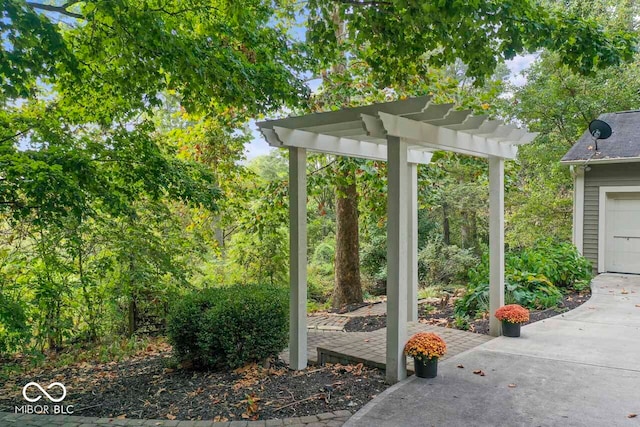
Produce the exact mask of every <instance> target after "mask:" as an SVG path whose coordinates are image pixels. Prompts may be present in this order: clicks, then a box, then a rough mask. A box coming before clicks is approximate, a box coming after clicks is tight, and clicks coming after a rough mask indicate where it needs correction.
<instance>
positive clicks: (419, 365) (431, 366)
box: [413, 357, 438, 378]
mask: <svg viewBox="0 0 640 427" xmlns="http://www.w3.org/2000/svg"><path fill="white" fill-rule="evenodd" d="M413 366H414V368H415V371H416V376H417V377H419V378H435V377H436V376H437V375H438V358H437V357H432V358H431V359H429V360H427V361H426V362H423V361H422V360H418V359H416V358H415V357H414V358H413Z"/></svg>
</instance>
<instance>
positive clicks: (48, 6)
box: [26, 1, 85, 19]
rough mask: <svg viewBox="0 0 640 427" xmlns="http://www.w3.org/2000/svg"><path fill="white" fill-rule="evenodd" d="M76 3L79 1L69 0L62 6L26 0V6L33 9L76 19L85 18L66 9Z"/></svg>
mask: <svg viewBox="0 0 640 427" xmlns="http://www.w3.org/2000/svg"><path fill="white" fill-rule="evenodd" d="M76 3H80V2H79V1H69V2H67V3H65V4H63V5H62V6H55V5H52V4H42V3H35V2H31V1H28V2H26V4H27V6H29V7H31V8H33V9H39V10H46V11H48V12H56V13H59V14H61V15H65V16H69V17H71V18H76V19H85V17H84V15H82V14H80V13H75V12H70V11H68V10H67V9H68V8H70V7H71V6H73V5H74V4H76Z"/></svg>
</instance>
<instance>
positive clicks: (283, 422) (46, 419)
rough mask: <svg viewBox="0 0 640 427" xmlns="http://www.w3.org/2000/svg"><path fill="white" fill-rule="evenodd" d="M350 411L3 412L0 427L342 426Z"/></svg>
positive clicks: (0, 417)
mask: <svg viewBox="0 0 640 427" xmlns="http://www.w3.org/2000/svg"><path fill="white" fill-rule="evenodd" d="M351 415H352V414H351V412H350V411H347V410H342V411H334V412H325V413H323V414H318V415H307V416H304V417H294V418H284V419H274V420H263V421H227V422H214V421H179V420H141V419H135V418H131V419H129V418H127V419H122V420H121V419H117V418H96V417H80V416H73V415H22V414H12V413H9V412H0V426H1V427H5V426H16V427H23V426H25V427H28V426H37V427H40V426H61V427H102V426H124V427H129V426H131V427H134V426H157V427H280V426H287V427H340V426H342V425H343V424H344V423H345V422H346V421H347V420H348V419H349V417H351Z"/></svg>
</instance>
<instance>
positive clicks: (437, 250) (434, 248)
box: [418, 239, 479, 286]
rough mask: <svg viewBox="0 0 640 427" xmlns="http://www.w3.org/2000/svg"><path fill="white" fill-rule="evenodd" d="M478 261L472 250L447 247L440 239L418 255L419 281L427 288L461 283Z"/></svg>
mask: <svg viewBox="0 0 640 427" xmlns="http://www.w3.org/2000/svg"><path fill="white" fill-rule="evenodd" d="M478 261H479V260H478V257H477V256H475V255H474V254H473V252H472V251H471V250H470V249H462V248H459V247H457V246H455V245H445V244H444V243H443V242H442V240H440V239H438V240H433V241H430V242H428V243H427V244H426V246H425V247H424V249H422V250H421V251H420V253H419V254H418V280H419V281H420V283H424V284H426V285H427V286H435V285H449V284H451V283H460V282H463V281H464V280H465V279H466V276H467V271H468V270H469V268H471V267H472V266H474V265H476V264H477V263H478Z"/></svg>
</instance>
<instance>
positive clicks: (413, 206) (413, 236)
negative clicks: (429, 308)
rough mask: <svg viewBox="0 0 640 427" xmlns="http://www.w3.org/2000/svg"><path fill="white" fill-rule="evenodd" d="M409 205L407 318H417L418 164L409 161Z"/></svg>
mask: <svg viewBox="0 0 640 427" xmlns="http://www.w3.org/2000/svg"><path fill="white" fill-rule="evenodd" d="M408 173H409V205H408V211H407V215H408V217H407V225H408V226H409V229H408V230H407V232H408V238H407V243H408V245H409V246H408V248H407V262H408V268H409V270H408V271H409V274H408V276H407V278H408V283H409V285H408V287H407V320H408V321H409V322H415V321H417V320H418V165H417V164H415V163H409V165H408Z"/></svg>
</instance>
